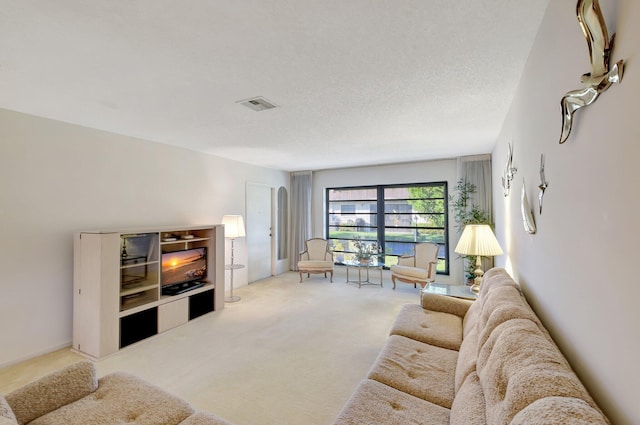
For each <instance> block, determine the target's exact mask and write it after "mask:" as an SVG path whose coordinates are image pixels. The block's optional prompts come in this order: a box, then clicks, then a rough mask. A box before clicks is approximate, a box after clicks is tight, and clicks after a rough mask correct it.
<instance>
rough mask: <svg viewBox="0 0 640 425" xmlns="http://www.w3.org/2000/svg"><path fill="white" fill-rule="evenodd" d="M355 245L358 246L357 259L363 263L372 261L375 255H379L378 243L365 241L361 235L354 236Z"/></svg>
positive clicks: (355, 254)
mask: <svg viewBox="0 0 640 425" xmlns="http://www.w3.org/2000/svg"><path fill="white" fill-rule="evenodd" d="M353 246H354V247H355V248H356V252H355V253H354V257H355V259H356V260H358V261H359V262H361V263H363V264H366V263H368V262H370V261H371V257H373V256H374V255H378V244H377V243H376V242H372V243H369V244H368V243H366V242H363V241H362V239H361V238H360V236H356V237H354V242H353Z"/></svg>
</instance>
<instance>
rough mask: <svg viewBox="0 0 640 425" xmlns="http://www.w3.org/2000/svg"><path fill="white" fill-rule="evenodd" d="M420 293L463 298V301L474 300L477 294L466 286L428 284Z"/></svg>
mask: <svg viewBox="0 0 640 425" xmlns="http://www.w3.org/2000/svg"><path fill="white" fill-rule="evenodd" d="M422 292H425V293H427V294H438V295H446V296H448V297H455V298H463V299H465V300H475V299H476V298H477V296H478V295H477V294H476V293H475V292H473V291H472V290H471V287H470V286H467V285H449V284H446V283H430V284H428V285H427V286H425V287H424V289H423V290H422Z"/></svg>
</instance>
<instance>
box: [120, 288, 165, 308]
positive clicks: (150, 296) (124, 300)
mask: <svg viewBox="0 0 640 425" xmlns="http://www.w3.org/2000/svg"><path fill="white" fill-rule="evenodd" d="M157 300H158V289H157V287H156V286H153V287H151V289H148V290H146V291H138V292H132V293H131V294H128V295H122V296H121V297H120V311H125V310H129V309H131V308H134V307H140V306H143V305H145V304H149V303H152V302H154V301H157Z"/></svg>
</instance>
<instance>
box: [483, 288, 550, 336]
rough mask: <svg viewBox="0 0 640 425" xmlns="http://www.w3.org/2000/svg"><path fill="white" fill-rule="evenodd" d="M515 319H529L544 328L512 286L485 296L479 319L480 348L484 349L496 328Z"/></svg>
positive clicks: (497, 289)
mask: <svg viewBox="0 0 640 425" xmlns="http://www.w3.org/2000/svg"><path fill="white" fill-rule="evenodd" d="M513 319H528V320H529V321H531V322H534V323H536V325H537V326H538V328H542V327H543V326H542V324H541V323H540V321H539V320H538V318H537V316H536V315H535V313H534V312H533V310H531V307H529V305H528V304H526V303H525V301H524V298H523V297H522V295H521V293H520V291H519V290H518V289H516V288H513V287H510V286H503V287H499V288H495V289H493V290H492V291H491V292H490V293H488V294H487V295H486V296H485V300H484V304H483V306H482V312H481V313H480V317H479V318H478V323H477V327H478V347H482V345H483V344H484V343H485V341H486V340H487V339H488V338H489V336H490V335H491V332H493V330H494V329H495V328H496V327H498V326H499V325H500V324H502V323H504V322H506V321H509V320H513Z"/></svg>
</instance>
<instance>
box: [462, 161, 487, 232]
mask: <svg viewBox="0 0 640 425" xmlns="http://www.w3.org/2000/svg"><path fill="white" fill-rule="evenodd" d="M458 179H462V180H464V181H465V182H468V183H471V184H473V185H475V187H476V193H474V194H473V195H472V197H473V198H472V199H470V202H471V203H472V204H475V205H477V206H478V207H479V208H480V209H481V210H483V211H486V212H487V214H488V215H489V217H490V218H491V222H492V223H493V197H492V190H491V155H474V156H464V157H460V158H458Z"/></svg>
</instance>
